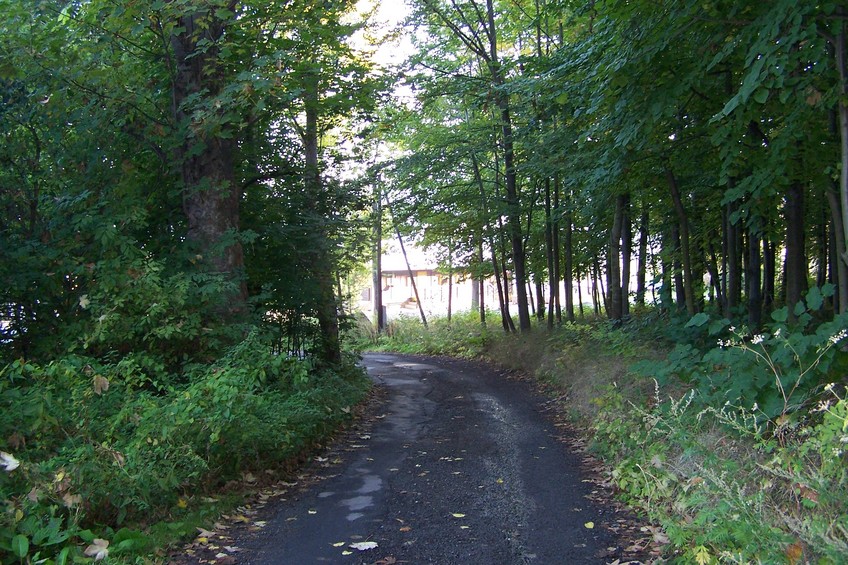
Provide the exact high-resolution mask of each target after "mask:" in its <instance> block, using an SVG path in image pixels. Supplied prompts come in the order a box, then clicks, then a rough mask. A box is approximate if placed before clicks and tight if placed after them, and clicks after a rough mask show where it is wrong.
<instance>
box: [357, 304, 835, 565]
mask: <svg viewBox="0 0 848 565" xmlns="http://www.w3.org/2000/svg"><path fill="white" fill-rule="evenodd" d="M821 296H822V293H821V292H820V291H819V290H818V289H813V290H811V291H810V293H809V294H808V296H807V299H806V302H805V303H802V304H800V305H799V306H798V307H796V308H795V310H794V311H793V312H788V311H787V310H786V309H781V310H777V311H775V312H774V313H773V314H772V319H771V320H770V322H769V323H768V324H766V325H765V326H764V327H763V329H762V330H760V332H758V333H753V332H751V331H749V330H748V329H747V328H744V327H742V326H739V327H733V325H732V323H731V322H730V320H726V319H722V318H714V317H710V316H709V315H707V314H699V315H697V316H695V317H694V318H692V319H689V320H683V321H679V320H674V319H668V318H666V319H665V320H664V322H663V324H662V325H663V328H662V331H661V332H659V333H658V331H657V324H656V321H657V318H658V313H657V312H650V311H649V312H647V313H646V314H647V316H648V317H649V318H650V323H647V322H646V323H644V324H643V323H642V319H640V318H634V319H633V320H631V321H630V322H629V323H628V324H625V325H624V326H623V327H613V326H612V325H610V324H609V323H607V322H603V321H594V322H591V323H584V324H574V323H568V324H564V325H563V326H562V327H561V328H557V329H555V330H554V331H553V332H546V331H545V330H544V329H543V328H534V329H533V331H532V332H531V333H530V334H529V335H516V334H505V333H504V332H503V331H501V330H500V328H497V329H485V328H480V326H479V322H478V321H476V320H475V318H474V317H473V316H468V317H464V318H461V319H459V320H458V319H456V318H455V319H454V320H453V322H452V324H451V325H450V327H448V326H447V324H446V323H445V322H444V321H438V322H434V323H431V327H430V329H429V330H425V329H424V328H423V327H422V326H421V325H420V323H416V322H414V321H404V322H401V323H398V324H397V325H396V326H395V327H394V329H393V331H392V332H391V333H389V334H387V335H385V336H380V337H379V338H376V339H373V340H372V344H371V345H372V347H374V348H379V349H381V350H394V351H399V352H407V353H410V352H411V353H425V354H444V355H453V356H462V357H477V358H481V359H486V360H489V361H492V362H495V363H497V364H499V365H501V366H504V367H508V368H512V369H516V370H520V371H522V372H524V373H527V374H532V375H534V376H535V377H536V378H537V379H539V380H541V381H543V382H546V383H548V384H549V385H552V386H554V387H555V388H556V390H557V391H558V392H556V393H555V394H557V395H558V398H559V399H560V400H561V401H562V406H563V408H564V409H565V410H567V411H568V412H569V413H570V414H572V416H573V417H574V419H575V421H576V422H578V423H579V424H582V425H583V426H584V427H585V429H586V430H587V433H589V434H592V435H593V436H594V438H593V439H594V442H593V448H592V449H593V451H594V452H595V453H596V455H597V456H598V457H600V458H601V459H602V460H603V461H604V462H605V463H606V464H607V466H608V468H609V469H610V476H611V479H612V482H613V483H614V484H615V485H616V487H617V490H618V493H619V495H620V496H621V497H622V498H623V499H624V500H626V501H627V502H628V503H629V504H630V505H631V506H633V507H634V508H636V509H639V510H640V511H642V512H643V513H644V514H645V516H646V517H648V518H649V519H650V520H651V521H653V522H655V523H659V524H661V525H662V526H663V529H664V532H665V534H664V536H660V538H661V541H667V542H668V545H667V546H666V554H665V556H664V559H665V560H666V561H668V562H674V563H697V564H700V565H706V564H713V563H789V564H798V563H818V564H821V565H830V564H837V563H846V562H848V475H846V473H848V455H847V454H846V453H848V452H846V446H848V391H847V390H846V384H848V355H846V354H845V352H844V348H845V347H846V333H847V332H846V330H845V328H846V327H848V317H846V316H837V317H836V318H835V319H833V320H831V321H824V322H822V321H821V320H820V318H821V314H820V313H819V311H818V308H819V307H820V306H821V300H820V297H821ZM660 315H661V314H660ZM666 316H668V314H666ZM492 319H493V318H492ZM466 336H470V337H471V339H470V340H467V341H463V340H465V339H466Z"/></svg>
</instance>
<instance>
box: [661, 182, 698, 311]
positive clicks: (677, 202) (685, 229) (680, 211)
mask: <svg viewBox="0 0 848 565" xmlns="http://www.w3.org/2000/svg"><path fill="white" fill-rule="evenodd" d="M665 174H666V178H667V179H668V186H669V188H670V189H671V197H672V200H674V210H675V212H677V221H678V223H679V225H680V253H681V260H682V262H683V285H684V289H685V292H686V296H685V300H686V313H687V314H689V315H690V316H694V315H695V313H696V308H695V283H694V273H693V270H692V254H691V253H690V251H689V218H688V217H687V216H686V209H685V208H684V207H683V200H682V199H681V197H680V188H679V187H678V185H677V178H676V177H675V176H674V172H673V171H672V170H671V169H670V168H666V170H665Z"/></svg>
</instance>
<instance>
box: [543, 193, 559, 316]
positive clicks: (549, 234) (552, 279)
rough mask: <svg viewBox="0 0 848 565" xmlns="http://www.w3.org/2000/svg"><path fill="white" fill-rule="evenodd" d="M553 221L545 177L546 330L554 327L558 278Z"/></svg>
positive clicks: (549, 194)
mask: <svg viewBox="0 0 848 565" xmlns="http://www.w3.org/2000/svg"><path fill="white" fill-rule="evenodd" d="M555 249H556V247H555V246H554V223H553V218H552V214H551V179H549V178H546V179H545V255H546V259H547V261H548V330H552V329H554V310H555V308H556V304H555V301H556V296H557V294H558V293H557V289H558V288H559V279H558V278H557V273H556V269H555V268H554V250H555Z"/></svg>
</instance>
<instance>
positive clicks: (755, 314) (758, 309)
mask: <svg viewBox="0 0 848 565" xmlns="http://www.w3.org/2000/svg"><path fill="white" fill-rule="evenodd" d="M761 265H762V261H761V257H760V236H759V234H758V233H757V232H756V231H754V228H749V231H748V262H747V265H746V267H747V269H746V275H747V276H746V277H745V279H746V282H747V287H748V328H749V329H750V330H751V331H752V332H756V331H757V329H758V328H759V327H760V322H761V321H762V318H763V297H762V294H761V293H760V285H761V284H762V272H761Z"/></svg>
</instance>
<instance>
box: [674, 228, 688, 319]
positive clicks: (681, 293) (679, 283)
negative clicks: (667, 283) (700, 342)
mask: <svg viewBox="0 0 848 565" xmlns="http://www.w3.org/2000/svg"><path fill="white" fill-rule="evenodd" d="M671 241H672V245H673V249H674V255H673V258H672V261H671V268H672V269H673V271H674V293H675V302H676V303H677V309H678V310H683V309H684V308H686V287H685V286H684V284H683V267H681V265H680V255H681V251H680V226H679V225H678V224H676V223H672V224H671Z"/></svg>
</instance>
